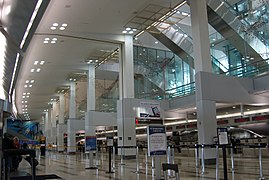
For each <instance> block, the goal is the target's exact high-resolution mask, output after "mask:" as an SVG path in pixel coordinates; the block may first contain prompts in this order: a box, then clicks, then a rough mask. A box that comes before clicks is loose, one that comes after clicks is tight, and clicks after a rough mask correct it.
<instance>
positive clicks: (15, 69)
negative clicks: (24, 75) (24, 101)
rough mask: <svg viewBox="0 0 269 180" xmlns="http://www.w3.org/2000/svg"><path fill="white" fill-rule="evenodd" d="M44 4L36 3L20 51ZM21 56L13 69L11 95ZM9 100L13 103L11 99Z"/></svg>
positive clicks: (17, 57) (40, 1)
mask: <svg viewBox="0 0 269 180" xmlns="http://www.w3.org/2000/svg"><path fill="white" fill-rule="evenodd" d="M42 2H43V0H38V2H37V3H36V7H35V10H34V12H33V14H32V16H31V19H30V21H29V23H28V26H27V28H26V31H25V33H24V35H23V38H22V41H21V44H20V49H22V47H23V46H24V43H25V41H26V38H27V36H28V34H29V32H30V29H31V27H32V25H33V22H34V19H35V17H36V15H37V12H38V10H39V8H40V6H41V4H42ZM19 56H20V54H19V53H17V56H16V62H15V66H14V69H13V73H12V79H11V83H10V88H9V94H11V91H12V87H13V83H14V78H15V74H16V71H17V67H18V61H19ZM9 100H10V102H11V97H9Z"/></svg>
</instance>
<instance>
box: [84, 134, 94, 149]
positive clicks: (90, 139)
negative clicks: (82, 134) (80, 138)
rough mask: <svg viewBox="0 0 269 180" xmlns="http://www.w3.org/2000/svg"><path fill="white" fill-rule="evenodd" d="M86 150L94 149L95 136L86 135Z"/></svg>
mask: <svg viewBox="0 0 269 180" xmlns="http://www.w3.org/2000/svg"><path fill="white" fill-rule="evenodd" d="M85 142H86V151H96V136H86V138H85Z"/></svg>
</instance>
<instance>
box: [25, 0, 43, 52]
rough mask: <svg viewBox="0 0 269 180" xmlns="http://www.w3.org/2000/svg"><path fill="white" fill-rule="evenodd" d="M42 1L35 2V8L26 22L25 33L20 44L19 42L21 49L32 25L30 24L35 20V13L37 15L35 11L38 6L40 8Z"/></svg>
mask: <svg viewBox="0 0 269 180" xmlns="http://www.w3.org/2000/svg"><path fill="white" fill-rule="evenodd" d="M42 2H43V0H38V2H37V3H36V6H35V10H34V12H33V14H32V16H31V19H30V21H29V23H28V26H27V29H26V31H25V33H24V36H23V39H22V41H21V44H20V48H21V49H22V47H23V45H24V43H25V41H26V38H27V36H28V34H29V32H30V29H31V27H32V25H33V22H34V20H35V18H36V15H37V13H38V10H39V8H40V6H41V4H42Z"/></svg>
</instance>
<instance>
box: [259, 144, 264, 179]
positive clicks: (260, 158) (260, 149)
mask: <svg viewBox="0 0 269 180" xmlns="http://www.w3.org/2000/svg"><path fill="white" fill-rule="evenodd" d="M259 167H260V178H259V179H260V180H262V179H264V177H263V173H262V148H261V144H259Z"/></svg>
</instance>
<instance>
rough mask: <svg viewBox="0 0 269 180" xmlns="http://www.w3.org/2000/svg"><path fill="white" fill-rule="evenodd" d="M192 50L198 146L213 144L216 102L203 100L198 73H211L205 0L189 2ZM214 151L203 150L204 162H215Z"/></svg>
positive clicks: (202, 85)
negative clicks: (194, 72)
mask: <svg viewBox="0 0 269 180" xmlns="http://www.w3.org/2000/svg"><path fill="white" fill-rule="evenodd" d="M190 9H191V24H192V37H193V50H194V59H195V71H196V74H195V84H196V108H197V127H198V142H199V144H213V137H214V136H216V134H217V121H216V102H215V101H212V100H205V99H203V95H202V94H203V91H205V90H206V83H207V82H202V81H201V78H200V76H199V74H200V72H202V71H204V72H212V65H211V58H210V43H209V31H208V18H207V9H206V1H205V0H190ZM214 151H215V150H213V149H212V150H211V149H206V150H205V156H204V157H205V162H206V163H210V162H211V160H212V162H214V161H215V153H214Z"/></svg>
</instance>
